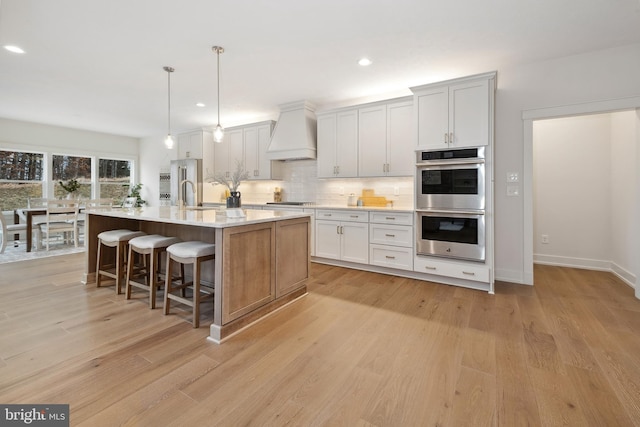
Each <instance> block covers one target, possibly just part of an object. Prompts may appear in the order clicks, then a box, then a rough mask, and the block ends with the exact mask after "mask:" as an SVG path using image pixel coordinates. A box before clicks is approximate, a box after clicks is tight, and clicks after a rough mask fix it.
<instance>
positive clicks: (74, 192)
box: [58, 178, 80, 199]
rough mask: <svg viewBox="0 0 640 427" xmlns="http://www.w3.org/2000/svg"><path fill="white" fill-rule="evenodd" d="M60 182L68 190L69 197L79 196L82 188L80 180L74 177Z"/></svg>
mask: <svg viewBox="0 0 640 427" xmlns="http://www.w3.org/2000/svg"><path fill="white" fill-rule="evenodd" d="M58 184H60V187H62V189H63V190H64V191H66V192H67V199H76V198H77V197H78V190H80V183H79V182H78V180H77V179H75V178H72V179H70V180H68V181H67V182H64V181H58Z"/></svg>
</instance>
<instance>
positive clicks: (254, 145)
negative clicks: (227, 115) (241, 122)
mask: <svg viewBox="0 0 640 427" xmlns="http://www.w3.org/2000/svg"><path fill="white" fill-rule="evenodd" d="M244 152H245V156H244V169H245V170H246V171H247V172H249V179H256V177H257V176H258V175H259V173H260V172H259V165H258V129H257V127H250V128H245V129H244Z"/></svg>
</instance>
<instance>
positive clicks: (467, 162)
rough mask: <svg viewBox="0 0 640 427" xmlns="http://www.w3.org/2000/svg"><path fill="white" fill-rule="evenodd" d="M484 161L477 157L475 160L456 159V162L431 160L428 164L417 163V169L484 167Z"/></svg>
mask: <svg viewBox="0 0 640 427" xmlns="http://www.w3.org/2000/svg"><path fill="white" fill-rule="evenodd" d="M483 164H484V159H483V158H480V157H475V158H473V159H455V160H429V161H427V162H420V163H416V167H419V168H420V167H429V166H456V165H483Z"/></svg>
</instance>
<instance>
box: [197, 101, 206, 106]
mask: <svg viewBox="0 0 640 427" xmlns="http://www.w3.org/2000/svg"><path fill="white" fill-rule="evenodd" d="M196 107H206V105H204V104H203V103H202V102H198V103H197V104H196Z"/></svg>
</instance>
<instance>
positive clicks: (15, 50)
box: [4, 45, 24, 53]
mask: <svg viewBox="0 0 640 427" xmlns="http://www.w3.org/2000/svg"><path fill="white" fill-rule="evenodd" d="M4 48H5V49H7V50H8V51H9V52H13V53H24V50H22V49H21V48H19V47H18V46H12V45H6V46H5V47H4Z"/></svg>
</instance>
